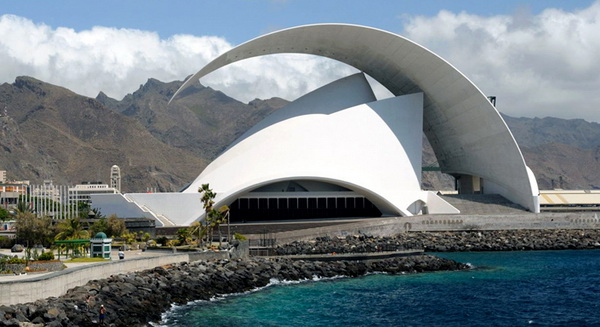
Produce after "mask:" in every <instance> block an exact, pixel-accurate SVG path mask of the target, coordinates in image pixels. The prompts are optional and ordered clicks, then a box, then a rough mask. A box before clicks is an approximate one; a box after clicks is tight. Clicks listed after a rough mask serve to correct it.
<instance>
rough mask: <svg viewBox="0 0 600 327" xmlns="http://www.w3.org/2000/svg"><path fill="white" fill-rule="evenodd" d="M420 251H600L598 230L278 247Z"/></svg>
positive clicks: (426, 235)
mask: <svg viewBox="0 0 600 327" xmlns="http://www.w3.org/2000/svg"><path fill="white" fill-rule="evenodd" d="M410 249H423V250H425V251H430V252H461V251H524V250H566V249H600V230H597V229H591V230H571V229H563V230H498V231H460V232H406V233H401V234H398V235H396V236H394V237H372V236H367V235H352V236H346V237H320V238H317V239H316V240H313V241H307V242H305V241H302V242H292V243H289V244H285V245H282V246H278V247H277V248H276V249H275V252H276V253H277V254H279V255H287V254H325V253H369V252H378V251H399V250H410Z"/></svg>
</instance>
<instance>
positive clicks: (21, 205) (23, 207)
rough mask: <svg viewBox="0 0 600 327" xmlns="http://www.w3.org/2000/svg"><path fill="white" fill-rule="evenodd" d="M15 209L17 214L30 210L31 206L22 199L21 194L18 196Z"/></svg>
mask: <svg viewBox="0 0 600 327" xmlns="http://www.w3.org/2000/svg"><path fill="white" fill-rule="evenodd" d="M15 211H16V212H17V214H19V213H26V212H31V211H32V210H31V206H30V205H29V203H28V202H27V201H25V199H23V196H22V195H21V196H19V201H18V202H17V207H16V208H15Z"/></svg>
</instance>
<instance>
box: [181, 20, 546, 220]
mask: <svg viewBox="0 0 600 327" xmlns="http://www.w3.org/2000/svg"><path fill="white" fill-rule="evenodd" d="M280 53H300V54H311V55H318V56H323V57H327V58H331V59H335V60H339V61H341V62H344V63H346V64H348V65H351V66H353V67H355V68H357V69H359V70H361V71H363V72H365V73H367V74H368V75H370V76H371V77H373V78H374V79H375V80H377V81H378V82H379V83H381V84H382V85H383V86H385V87H386V88H387V89H389V90H390V91H391V92H392V93H393V94H394V95H396V96H400V95H405V94H413V93H420V92H422V93H423V94H424V109H423V110H424V111H423V131H424V132H425V135H426V136H427V138H428V140H429V142H430V143H431V145H432V147H433V149H434V151H435V154H436V156H437V159H438V162H439V165H440V167H441V169H442V171H443V172H445V173H449V174H455V175H473V176H478V177H481V178H483V179H484V181H485V183H486V184H485V185H486V193H490V192H489V191H492V190H493V191H494V193H499V194H501V195H503V196H504V197H506V198H508V199H509V200H511V201H513V202H516V203H519V204H521V205H523V206H524V207H526V208H528V209H529V210H530V211H533V212H539V199H538V193H539V192H538V188H537V183H536V181H535V178H534V176H533V173H532V172H531V171H530V170H529V168H528V167H527V166H526V165H525V161H524V159H523V156H522V154H521V151H520V149H519V147H518V145H517V143H516V142H515V139H514V137H513V135H512V134H511V132H510V130H509V129H508V127H507V125H506V123H505V122H504V120H503V119H502V117H501V116H500V114H499V113H498V111H497V110H496V108H494V106H492V104H491V103H490V102H489V101H488V99H487V98H486V96H485V95H484V94H483V93H482V92H481V91H480V90H479V89H478V88H477V87H476V86H475V85H474V84H473V83H472V82H471V81H470V80H469V79H468V78H466V77H465V76H464V75H463V74H462V73H461V72H460V71H458V70H457V69H456V68H454V67H453V66H452V65H451V64H449V63H448V62H446V61H445V60H444V59H442V58H440V57H439V56H437V55H436V54H434V53H433V52H431V51H429V50H427V49H426V48H424V47H422V46H420V45H419V44H417V43H415V42H412V41H410V40H408V39H406V38H404V37H402V36H399V35H397V34H393V33H390V32H387V31H383V30H379V29H374V28H370V27H365V26H357V25H347V24H318V25H307V26H300V27H294V28H290V29H285V30H281V31H277V32H273V33H270V34H266V35H264V36H261V37H258V38H256V39H254V40H251V41H248V42H246V43H244V44H242V45H240V46H238V47H235V48H233V49H231V50H230V51H228V52H226V53H224V54H222V55H221V56H219V57H218V58H216V59H215V60H213V61H212V62H210V63H209V64H208V65H206V66H205V67H204V68H202V69H201V70H200V71H198V72H197V73H196V74H194V75H193V76H192V77H191V78H190V79H188V80H187V81H186V82H185V83H184V85H182V87H181V88H180V89H179V90H178V91H177V92H176V93H175V95H174V96H173V98H175V96H177V94H178V93H179V92H181V91H182V90H183V89H185V88H187V87H188V86H190V85H192V84H193V83H196V82H197V80H198V79H200V78H201V77H203V76H205V75H207V74H209V73H211V72H213V71H215V70H217V69H219V68H221V67H224V66H226V65H228V64H231V63H233V62H237V61H240V60H243V59H247V58H252V57H257V56H263V55H269V54H280Z"/></svg>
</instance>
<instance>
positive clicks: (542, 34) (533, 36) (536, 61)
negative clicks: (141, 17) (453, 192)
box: [0, 2, 600, 122]
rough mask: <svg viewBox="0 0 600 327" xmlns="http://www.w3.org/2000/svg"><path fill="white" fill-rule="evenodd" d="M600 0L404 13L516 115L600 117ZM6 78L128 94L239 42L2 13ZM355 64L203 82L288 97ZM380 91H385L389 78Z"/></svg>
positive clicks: (260, 68)
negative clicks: (570, 7)
mask: <svg viewBox="0 0 600 327" xmlns="http://www.w3.org/2000/svg"><path fill="white" fill-rule="evenodd" d="M597 31H600V2H596V3H595V4H593V5H591V6H590V7H588V8H585V9H582V10H578V11H574V12H564V11H561V10H555V9H547V10H545V11H543V12H542V13H540V14H538V15H535V16H532V15H529V14H528V13H527V12H517V13H515V14H514V15H512V16H491V17H482V16H477V15H471V14H468V13H464V12H463V13H452V12H448V11H440V12H439V13H438V14H437V15H436V16H433V17H422V16H414V17H410V16H409V17H408V18H406V16H405V21H404V33H403V34H404V35H405V36H407V37H409V38H410V39H413V40H415V41H416V42H418V43H421V44H423V45H425V46H426V47H428V48H429V49H431V50H432V51H434V52H436V53H438V54H439V55H440V56H442V57H443V58H445V59H446V60H448V61H449V62H450V63H452V64H453V65H454V66H455V67H457V68H458V69H460V70H461V71H462V72H463V73H465V75H467V77H469V78H470V79H471V80H472V81H474V82H475V83H476V84H477V85H478V86H479V87H480V88H481V89H482V91H484V92H485V93H486V94H489V95H496V96H498V108H499V110H500V111H503V112H505V113H507V114H509V115H512V116H529V117H533V116H539V117H543V116H556V117H562V118H585V119H588V120H593V121H598V122H600V110H598V107H599V105H598V104H599V103H600V92H598V90H600V64H598V62H597V60H598V59H597V54H598V53H600V34H598V33H597ZM0 35H2V36H3V37H2V38H0V62H2V65H0V82H9V83H11V82H13V81H14V79H15V77H16V76H19V75H29V76H33V77H35V78H38V79H41V80H43V81H46V82H49V83H53V84H57V85H61V86H64V87H67V88H69V89H71V90H73V91H75V92H77V93H80V94H83V95H87V96H91V97H95V96H96V95H97V94H98V92H99V91H104V92H105V93H106V94H108V95H109V96H111V97H113V98H117V99H120V98H122V97H123V96H124V95H126V94H127V93H131V92H133V91H135V90H136V89H137V88H138V87H139V85H140V84H143V83H145V82H146V80H147V79H148V78H151V77H152V78H157V79H159V80H162V81H172V80H183V79H184V78H185V77H186V76H189V75H191V74H193V73H195V72H196V71H197V70H198V69H200V68H201V67H202V66H203V65H205V64H206V63H208V62H209V61H210V60H211V59H213V58H215V57H216V56H218V55H219V54H221V53H223V52H225V51H227V50H229V49H231V47H232V45H231V44H230V43H228V42H227V41H226V40H225V39H224V38H222V37H214V36H192V35H175V36H172V37H170V38H168V39H160V37H159V36H158V34H157V33H154V32H147V31H140V30H133V29H116V28H110V27H94V28H92V29H91V30H85V31H80V32H76V31H74V30H73V29H69V28H62V27H61V28H56V29H54V28H51V27H49V26H47V25H44V24H37V23H34V22H32V21H30V20H28V19H26V18H22V17H18V16H13V15H3V16H0ZM353 72H355V70H354V69H353V68H351V67H349V66H346V65H344V64H341V63H338V62H336V61H332V60H329V59H324V58H320V57H314V56H306V55H277V56H265V57H259V58H254V59H249V60H245V61H243V62H240V63H236V64H232V65H230V66H228V67H225V68H223V69H220V70H218V71H216V72H214V73H212V74H210V75H208V76H207V77H205V78H203V80H202V82H203V84H205V85H209V86H211V87H213V88H215V89H219V90H222V91H223V92H225V93H226V94H228V95H230V96H232V97H234V98H236V99H239V100H241V101H244V102H247V101H250V100H252V99H254V98H257V97H258V98H263V99H264V98H270V97H272V96H280V97H283V98H286V99H288V100H293V99H295V98H296V97H298V96H300V95H302V94H305V93H306V92H308V91H310V90H312V89H315V88H317V87H319V86H321V85H323V84H325V83H327V82H330V81H333V80H335V79H337V78H340V77H343V76H347V75H349V74H351V73H353ZM376 92H377V93H378V94H384V93H385V92H382V90H381V87H379V88H377V89H376Z"/></svg>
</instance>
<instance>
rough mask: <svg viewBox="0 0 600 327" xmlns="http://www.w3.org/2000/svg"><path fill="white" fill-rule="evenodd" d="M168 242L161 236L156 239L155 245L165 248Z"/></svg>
mask: <svg viewBox="0 0 600 327" xmlns="http://www.w3.org/2000/svg"><path fill="white" fill-rule="evenodd" d="M168 241H169V239H168V238H166V237H165V236H162V237H159V238H157V239H156V243H158V244H162V245H163V246H166V245H167V242H168Z"/></svg>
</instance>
